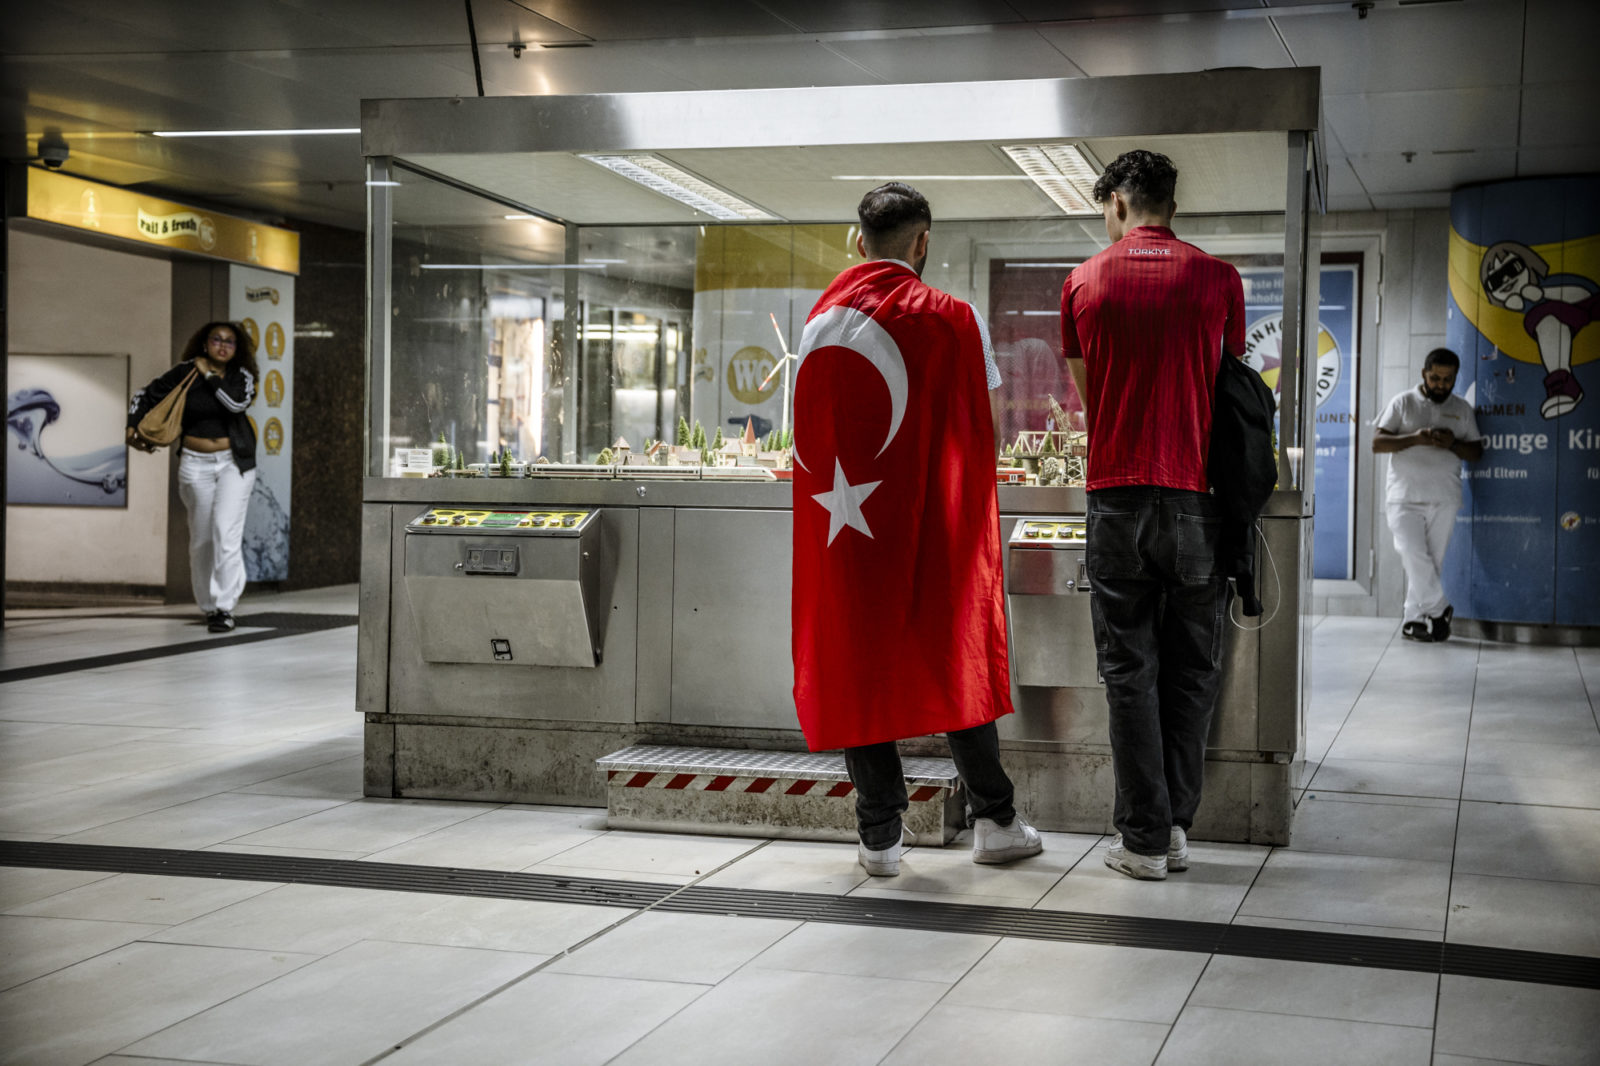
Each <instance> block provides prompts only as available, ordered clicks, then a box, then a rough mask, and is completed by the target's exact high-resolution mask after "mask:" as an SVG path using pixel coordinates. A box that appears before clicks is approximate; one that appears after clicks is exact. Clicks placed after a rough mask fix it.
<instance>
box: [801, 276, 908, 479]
mask: <svg viewBox="0 0 1600 1066" xmlns="http://www.w3.org/2000/svg"><path fill="white" fill-rule="evenodd" d="M823 348H848V349H850V350H851V351H852V352H855V353H856V354H857V355H859V356H861V357H862V358H863V359H865V360H866V361H867V362H869V363H871V364H872V365H873V366H874V367H875V368H876V369H877V371H878V373H879V374H881V375H883V383H884V384H885V385H887V386H888V388H889V435H888V436H886V437H885V438H884V439H883V447H882V448H879V449H878V455H882V454H883V453H884V451H885V450H887V449H888V447H889V445H890V443H892V442H893V441H894V437H895V434H896V433H898V432H900V423H901V421H902V420H903V419H904V418H905V416H906V400H907V398H908V396H909V395H910V382H909V380H908V378H907V376H906V361H905V359H904V357H902V356H901V354H900V346H899V345H898V344H896V343H895V342H894V338H893V337H891V336H889V332H888V331H887V330H885V329H884V328H883V327H882V326H880V325H878V324H877V323H876V322H874V321H873V320H872V316H870V315H868V314H867V313H866V312H865V311H861V310H859V309H857V308H854V307H846V306H845V305H843V304H838V305H836V306H833V307H830V308H828V309H827V310H826V311H824V312H822V314H820V315H818V316H817V317H816V318H813V319H812V320H811V321H810V322H807V323H806V328H805V332H804V333H802V334H801V335H800V351H799V355H798V359H799V361H798V363H797V364H796V366H795V371H794V393H795V396H796V397H799V395H800V372H801V371H802V370H804V369H805V365H806V364H805V359H806V356H808V355H810V354H811V353H812V352H815V351H819V350H821V349H823ZM877 457H878V456H877V455H875V456H873V458H874V459H876V458H877ZM794 461H795V462H796V463H798V464H799V465H800V466H801V467H802V468H804V469H806V470H810V469H811V468H810V467H809V466H806V464H805V463H804V462H802V461H801V459H800V442H799V441H798V440H796V441H795V448H794Z"/></svg>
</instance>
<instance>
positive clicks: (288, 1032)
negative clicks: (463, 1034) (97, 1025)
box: [124, 941, 544, 1066]
mask: <svg viewBox="0 0 1600 1066" xmlns="http://www.w3.org/2000/svg"><path fill="white" fill-rule="evenodd" d="M543 958H544V957H543V956H539V955H524V954H520V953H517V952H510V951H478V950H473V949H469V948H445V947H436V946H433V945H426V944H388V943H379V942H372V941H368V942H364V943H360V944H355V945H352V946H351V947H349V948H346V949H344V950H342V951H339V952H337V953H335V954H333V955H329V956H328V957H327V958H324V959H319V960H317V961H316V962H312V963H309V964H308V965H306V966H303V967H301V968H299V969H297V970H295V971H294V972H293V973H290V974H287V975H285V976H283V977H280V978H278V979H277V980H275V981H273V982H271V983H270V984H265V985H262V986H260V987H257V988H255V989H252V990H251V991H248V992H246V993H244V994H243V995H241V996H239V997H237V998H235V999H232V1000H230V1001H229V1002H227V1003H224V1004H221V1005H219V1006H216V1007H212V1008H211V1009H209V1010H207V1011H204V1012H202V1013H200V1014H197V1015H195V1016H194V1017H192V1018H188V1019H186V1020H184V1021H181V1022H179V1023H178V1024H177V1025H174V1026H172V1027H171V1028H169V1029H166V1030H164V1031H162V1032H160V1033H157V1034H155V1035H154V1036H150V1037H147V1038H146V1039H144V1040H141V1041H139V1042H138V1043H135V1044H132V1045H130V1046H129V1047H127V1048H125V1049H124V1051H125V1052H126V1053H128V1054H132V1055H164V1056H169V1057H172V1058H190V1059H215V1060H220V1061H223V1062H230V1063H232V1062H237V1063H248V1064H252V1066H279V1064H281V1066H347V1064H350V1063H359V1062H364V1061H366V1060H367V1059H369V1058H371V1057H372V1056H374V1055H377V1054H379V1053H380V1052H382V1051H385V1050H386V1049H388V1048H391V1047H393V1046H394V1045H395V1044H396V1043H398V1042H399V1041H401V1040H403V1039H405V1038H406V1037H408V1036H411V1035H413V1034H415V1033H418V1032H420V1031H421V1030H422V1029H424V1028H426V1027H427V1026H429V1025H431V1024H433V1023H434V1022H436V1021H438V1020H440V1019H441V1018H444V1017H446V1016H448V1015H449V1014H451V1013H452V1012H454V1011H456V1010H459V1009H461V1008H462V1007H465V1006H466V1005H467V1004H469V1003H471V1002H472V1001H474V1000H476V999H478V998H479V997H481V996H484V995H487V994H489V993H491V992H493V991H494V990H495V989H497V988H499V987H500V986H501V985H504V984H506V983H508V982H510V981H513V980H515V979H516V978H517V977H519V976H521V975H522V974H525V973H527V972H528V971H529V970H531V969H533V968H534V967H535V966H537V965H538V964H539V963H540V962H541V961H543ZM373 1003H382V1004H383V1009H382V1010H381V1011H379V1010H371V1009H370V1004H373Z"/></svg>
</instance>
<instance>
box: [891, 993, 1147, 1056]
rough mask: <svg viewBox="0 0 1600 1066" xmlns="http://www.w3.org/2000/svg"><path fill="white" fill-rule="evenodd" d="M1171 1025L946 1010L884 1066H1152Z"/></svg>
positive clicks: (933, 1015)
mask: <svg viewBox="0 0 1600 1066" xmlns="http://www.w3.org/2000/svg"><path fill="white" fill-rule="evenodd" d="M1166 1038H1167V1027H1166V1026H1165V1025H1153V1024H1150V1023H1148V1022H1125V1021H1110V1020H1107V1019H1105V1018H1074V1017H1071V1016H1070V1015H1065V1014H1032V1013H1025V1012H1022V1011H1014V1010H1010V1009H995V1008H980V1007H957V1006H949V1005H944V1004H941V1005H940V1006H937V1007H935V1008H933V1010H931V1011H929V1012H928V1016H927V1017H926V1018H924V1019H923V1020H922V1021H920V1022H918V1023H917V1025H916V1027H915V1028H914V1029H912V1030H911V1032H909V1033H907V1034H906V1036H905V1038H904V1039H903V1040H901V1041H900V1043H899V1044H898V1045H896V1046H895V1049H894V1050H893V1051H892V1052H890V1053H889V1056H888V1058H886V1059H884V1060H883V1063H884V1066H972V1064H974V1063H1002V1062H1003V1063H1006V1064H1007V1066H1149V1064H1150V1063H1151V1062H1154V1061H1155V1057H1156V1053H1157V1052H1159V1051H1160V1050H1161V1043H1162V1041H1164V1040H1165V1039H1166Z"/></svg>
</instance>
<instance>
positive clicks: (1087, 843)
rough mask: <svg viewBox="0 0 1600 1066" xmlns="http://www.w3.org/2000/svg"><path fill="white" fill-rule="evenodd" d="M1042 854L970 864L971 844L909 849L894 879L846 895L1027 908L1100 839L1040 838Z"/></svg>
mask: <svg viewBox="0 0 1600 1066" xmlns="http://www.w3.org/2000/svg"><path fill="white" fill-rule="evenodd" d="M1041 838H1042V839H1043V842H1044V851H1043V852H1042V853H1041V854H1038V855H1035V856H1033V857H1032V858H1027V859H1019V860H1017V861H1016V862H1012V863H1007V864H1006V865H1004V866H982V865H979V864H978V863H975V862H973V861H972V844H971V842H970V841H968V840H961V841H958V842H957V843H953V844H950V845H949V846H947V847H942V848H912V849H911V850H909V851H907V852H906V853H905V855H904V857H903V858H902V859H901V860H900V876H899V877H873V878H869V879H867V880H866V881H863V882H862V883H861V884H859V885H857V886H856V887H855V888H854V889H852V890H851V892H850V893H849V894H850V895H851V896H857V897H882V898H885V899H948V900H951V901H963V902H977V901H980V900H981V901H983V902H984V903H985V904H987V905H990V906H998V907H1031V906H1033V905H1034V904H1035V903H1037V902H1039V900H1041V899H1043V898H1044V895H1045V893H1047V892H1049V891H1050V889H1051V888H1053V887H1054V886H1055V884H1056V882H1058V881H1060V880H1061V878H1062V877H1063V876H1065V875H1066V872H1067V871H1068V870H1070V869H1072V868H1073V866H1075V865H1076V864H1077V863H1078V861H1079V860H1080V859H1081V858H1082V857H1083V854H1084V852H1085V851H1087V850H1088V849H1089V848H1090V847H1092V846H1093V845H1094V844H1095V843H1096V842H1097V841H1098V840H1099V839H1100V838H1099V837H1098V836H1090V835H1087V834H1083V833H1045V834H1041Z"/></svg>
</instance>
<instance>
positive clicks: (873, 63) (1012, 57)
mask: <svg viewBox="0 0 1600 1066" xmlns="http://www.w3.org/2000/svg"><path fill="white" fill-rule="evenodd" d="M828 47H830V48H832V49H833V50H834V51H836V52H838V53H839V54H840V55H842V56H844V57H846V58H847V59H850V60H851V61H853V62H855V63H859V64H860V65H861V66H863V67H865V68H866V69H867V70H869V71H871V72H872V73H873V74H876V75H877V76H878V77H880V78H882V79H883V80H884V81H887V82H891V83H895V84H918V83H921V82H933V81H998V80H1003V79H1008V78H1076V77H1082V75H1083V72H1082V71H1081V70H1079V69H1078V68H1077V66H1076V65H1074V64H1073V63H1072V62H1071V61H1070V60H1068V59H1067V58H1066V57H1065V56H1063V55H1062V54H1061V53H1060V51H1058V50H1057V49H1056V48H1055V47H1054V46H1052V45H1051V44H1050V43H1049V42H1048V41H1046V40H1045V39H1044V38H1043V37H1041V36H1039V34H1038V33H1037V32H1035V31H1034V30H1033V29H1031V28H1029V27H1015V28H1008V27H996V28H994V29H993V30H985V29H978V30H974V31H973V32H971V33H962V34H936V35H929V36H916V37H903V36H897V37H885V38H877V39H864V38H863V39H850V40H831V41H829V42H828Z"/></svg>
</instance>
